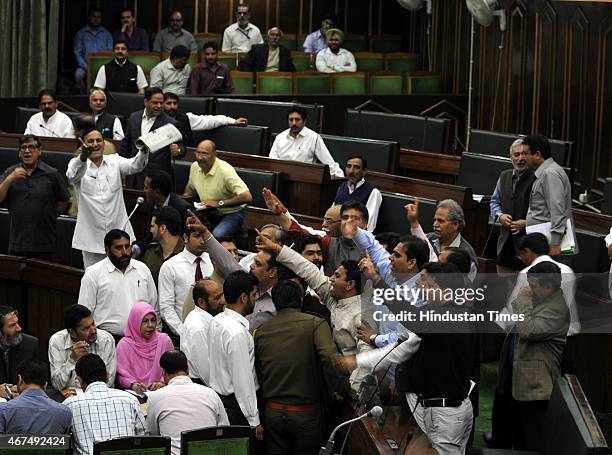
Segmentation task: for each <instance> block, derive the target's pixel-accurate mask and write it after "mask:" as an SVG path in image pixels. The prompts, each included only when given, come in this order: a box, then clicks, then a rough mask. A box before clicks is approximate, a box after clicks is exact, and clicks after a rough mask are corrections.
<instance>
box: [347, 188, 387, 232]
mask: <svg viewBox="0 0 612 455" xmlns="http://www.w3.org/2000/svg"><path fill="white" fill-rule="evenodd" d="M364 183H365V179H361V180H359V181H358V182H357V183H356V184H355V185H353V184H351V183H350V182H349V181H348V180H347V182H346V186H347V188H348V192H349V194H353V193H354V192H355V190H356V189H357V188H359V187H360V186H361V185H363V184H364ZM381 204H382V194H381V192H380V190H379V189H378V188H374V189H373V190H372V192H371V193H370V197H369V198H368V200H367V202H366V208H367V209H368V217H369V218H368V231H370V232H374V230H375V229H376V223H377V221H378V212H379V211H380V206H381Z"/></svg>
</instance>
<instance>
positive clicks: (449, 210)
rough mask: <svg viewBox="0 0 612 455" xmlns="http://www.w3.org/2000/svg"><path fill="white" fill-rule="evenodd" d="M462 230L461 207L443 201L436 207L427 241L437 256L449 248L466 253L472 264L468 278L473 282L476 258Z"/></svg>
mask: <svg viewBox="0 0 612 455" xmlns="http://www.w3.org/2000/svg"><path fill="white" fill-rule="evenodd" d="M464 228H465V216H464V214H463V209H462V208H461V206H460V205H459V204H457V202H455V201H453V200H452V199H444V200H443V201H440V202H439V203H438V206H437V207H436V212H435V213H434V222H433V232H430V233H429V234H427V239H428V240H429V242H430V243H431V246H432V247H433V249H434V252H435V254H436V255H437V256H439V255H440V253H442V252H443V251H444V250H446V249H447V248H450V247H456V248H461V249H462V250H465V251H467V253H468V254H469V255H470V259H471V262H472V264H471V267H470V273H468V278H469V280H470V281H472V282H473V281H474V278H475V277H476V272H477V267H476V266H477V257H476V252H475V251H474V248H473V247H472V245H470V244H469V243H468V241H467V240H465V239H464V238H463V236H462V235H461V231H463V229H464Z"/></svg>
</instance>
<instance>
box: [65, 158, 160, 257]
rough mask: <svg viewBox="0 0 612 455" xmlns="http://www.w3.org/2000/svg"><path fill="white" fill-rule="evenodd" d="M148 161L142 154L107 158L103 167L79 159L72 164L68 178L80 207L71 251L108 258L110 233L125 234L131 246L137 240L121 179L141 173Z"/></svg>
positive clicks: (70, 164) (68, 171)
mask: <svg viewBox="0 0 612 455" xmlns="http://www.w3.org/2000/svg"><path fill="white" fill-rule="evenodd" d="M148 158H149V155H148V153H143V152H138V154H137V155H136V156H135V157H133V158H129V159H128V158H124V157H122V156H119V154H116V153H115V154H112V155H104V156H103V157H102V163H101V164H100V167H98V166H96V165H95V164H94V163H93V162H92V161H91V160H90V159H87V160H86V161H85V162H83V161H81V158H80V157H78V156H76V157H74V158H72V159H71V160H70V163H68V170H67V171H66V177H68V181H69V182H70V183H71V184H72V185H74V189H75V192H76V194H77V200H78V205H79V216H78V217H77V221H76V226H75V228H74V236H73V237H72V248H75V249H77V250H84V251H88V252H90V253H98V254H105V249H104V236H105V235H106V233H107V232H108V231H110V230H111V229H121V230H124V231H125V232H127V233H128V234H129V236H130V242H133V241H135V240H136V237H135V236H134V231H133V230H132V225H131V224H130V222H129V221H128V215H127V211H126V209H125V202H124V201H123V187H122V185H121V184H122V182H121V179H122V178H123V177H124V176H126V175H132V174H136V173H138V172H140V171H142V170H143V169H144V168H145V166H146V165H147V161H148Z"/></svg>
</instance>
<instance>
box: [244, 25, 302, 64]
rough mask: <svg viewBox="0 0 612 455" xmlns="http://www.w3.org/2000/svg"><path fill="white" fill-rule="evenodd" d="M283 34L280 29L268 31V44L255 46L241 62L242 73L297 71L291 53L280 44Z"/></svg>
mask: <svg viewBox="0 0 612 455" xmlns="http://www.w3.org/2000/svg"><path fill="white" fill-rule="evenodd" d="M282 36H283V32H282V31H281V29H280V28H278V27H272V28H271V29H270V30H268V42H267V43H264V44H255V45H253V47H251V50H250V51H249V53H248V54H247V55H246V56H245V57H244V58H243V59H242V60H241V61H240V65H239V68H240V71H253V72H262V71H290V72H294V71H295V66H293V60H292V59H291V51H290V50H289V49H287V48H286V47H285V46H283V45H281V44H280V40H281V37H282Z"/></svg>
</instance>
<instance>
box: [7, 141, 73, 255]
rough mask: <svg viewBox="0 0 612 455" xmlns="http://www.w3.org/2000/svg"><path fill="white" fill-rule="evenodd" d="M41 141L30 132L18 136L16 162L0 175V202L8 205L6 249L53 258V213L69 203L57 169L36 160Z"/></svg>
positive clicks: (62, 209)
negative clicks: (8, 221) (7, 243)
mask: <svg viewBox="0 0 612 455" xmlns="http://www.w3.org/2000/svg"><path fill="white" fill-rule="evenodd" d="M41 155H42V145H41V142H40V139H38V137H36V136H34V135H33V134H26V135H23V136H22V137H21V138H20V139H19V160H20V162H19V163H18V164H15V165H14V166H11V167H9V168H8V169H7V170H6V171H4V174H2V177H1V178H0V204H1V203H3V202H5V201H6V206H7V207H8V209H9V214H10V217H11V219H10V223H9V247H8V253H9V254H13V255H16V256H25V257H33V258H38V259H46V260H53V257H54V255H55V252H56V249H57V245H56V228H57V216H58V215H59V214H61V213H63V212H64V211H65V210H66V209H67V208H68V205H69V202H70V194H69V193H68V189H67V187H66V182H65V180H64V179H63V178H62V176H61V175H60V173H59V172H58V171H57V169H55V168H53V167H51V166H49V165H48V164H46V163H45V162H43V161H41V160H40V157H41Z"/></svg>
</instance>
